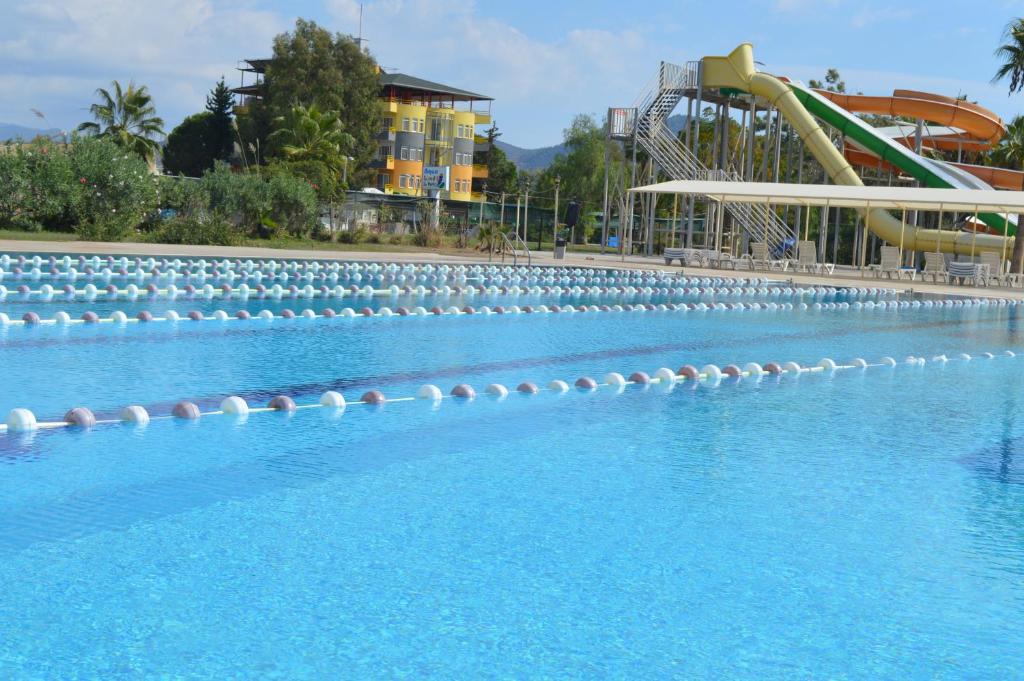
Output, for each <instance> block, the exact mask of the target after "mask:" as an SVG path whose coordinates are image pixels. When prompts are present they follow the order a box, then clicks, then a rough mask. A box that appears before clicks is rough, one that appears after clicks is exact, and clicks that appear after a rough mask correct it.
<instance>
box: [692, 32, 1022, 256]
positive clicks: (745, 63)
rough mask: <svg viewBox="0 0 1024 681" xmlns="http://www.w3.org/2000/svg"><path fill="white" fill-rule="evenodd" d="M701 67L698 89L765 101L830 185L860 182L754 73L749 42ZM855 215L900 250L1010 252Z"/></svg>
mask: <svg viewBox="0 0 1024 681" xmlns="http://www.w3.org/2000/svg"><path fill="white" fill-rule="evenodd" d="M703 63H704V87H707V88H732V89H736V90H741V91H743V92H749V93H750V94H752V95H755V96H757V97H760V98H762V99H766V100H768V101H769V102H770V103H771V104H772V106H774V107H775V108H777V109H778V110H779V111H780V112H781V113H782V115H783V116H785V117H786V120H787V121H788V122H789V124H790V125H791V126H793V130H794V131H796V133H797V134H798V135H799V136H800V137H801V139H803V141H804V144H806V145H807V149H808V150H809V151H810V152H811V153H812V154H813V155H814V157H815V158H816V159H817V160H818V162H819V163H821V165H822V166H823V167H824V168H825V172H827V173H828V175H829V177H831V178H832V181H833V182H835V183H836V184H844V185H852V186H862V185H863V184H864V183H863V182H861V180H860V176H859V175H857V173H856V171H854V169H853V168H852V167H851V166H850V164H849V163H848V162H847V160H846V159H845V158H844V157H843V154H842V153H840V152H839V150H838V149H836V148H835V146H834V145H833V144H832V142H830V141H829V138H828V135H826V134H825V131H823V130H822V129H821V126H819V125H818V123H817V121H815V120H814V117H813V116H811V114H810V113H808V111H807V109H805V108H804V106H803V105H802V104H801V103H800V100H799V99H797V97H796V95H795V94H793V91H792V90H790V88H789V86H788V85H786V83H784V82H782V81H781V80H779V79H778V78H775V77H774V76H770V75H768V74H767V73H759V72H758V71H756V70H755V69H754V52H753V48H752V47H751V45H750V43H744V44H742V45H740V46H739V47H737V48H736V49H735V50H733V51H732V52H731V53H730V54H729V55H728V56H726V57H704V60H703ZM858 212H860V214H861V216H862V217H863V218H864V222H865V224H866V225H867V227H868V229H869V230H871V231H872V232H874V233H875V234H877V235H878V236H879V237H880V238H882V239H884V240H885V241H887V242H888V243H890V244H893V245H899V244H903V248H905V249H911V250H916V251H936V250H938V251H943V252H945V253H962V254H965V255H970V254H972V253H977V252H979V251H994V252H997V253H1010V251H1011V249H1012V248H1013V238H1012V237H1010V238H1007V237H1002V236H995V235H991V234H977V235H975V234H968V233H965V232H959V231H945V232H943V231H940V230H935V229H921V228H920V227H916V226H914V225H906V224H904V223H903V222H902V221H901V220H897V219H896V218H894V217H893V216H892V215H890V214H889V213H888V211H885V210H882V209H872V210H871V211H870V214H869V215H867V214H866V213H867V211H866V210H863V209H858Z"/></svg>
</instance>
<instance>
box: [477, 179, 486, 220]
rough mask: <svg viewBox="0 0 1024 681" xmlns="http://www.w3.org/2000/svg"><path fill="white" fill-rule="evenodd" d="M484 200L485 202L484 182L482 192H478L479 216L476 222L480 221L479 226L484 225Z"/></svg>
mask: <svg viewBox="0 0 1024 681" xmlns="http://www.w3.org/2000/svg"><path fill="white" fill-rule="evenodd" d="M486 202H487V183H486V182H484V190H483V191H482V192H480V218H479V220H477V222H479V223H480V226H481V227H483V226H484V203H486Z"/></svg>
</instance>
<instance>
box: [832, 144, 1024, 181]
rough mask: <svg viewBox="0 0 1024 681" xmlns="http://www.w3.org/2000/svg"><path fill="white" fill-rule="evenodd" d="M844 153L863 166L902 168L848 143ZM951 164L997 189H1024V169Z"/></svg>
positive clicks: (895, 170)
mask: <svg viewBox="0 0 1024 681" xmlns="http://www.w3.org/2000/svg"><path fill="white" fill-rule="evenodd" d="M843 154H844V155H845V156H846V160H847V161H849V162H850V163H852V164H854V165H856V166H860V167H861V168H872V169H874V170H880V171H884V172H891V173H896V174H899V173H900V169H899V168H897V167H896V166H894V165H892V164H891V163H888V162H887V161H883V160H882V159H880V158H878V157H877V156H875V155H874V154H872V153H871V152H868V151H863V150H861V149H858V148H857V147H855V146H853V145H849V144H848V145H846V148H845V149H843ZM950 165H951V166H956V167H957V168H960V169H961V170H964V171H967V172H968V173H970V174H971V175H974V176H975V177H977V178H978V179H979V180H981V181H983V182H986V183H987V184H989V185H991V186H992V187H994V188H995V189H1009V190H1012V191H1024V171H1021V170H1008V169H1006V168H990V167H989V166H976V165H972V164H970V163H950Z"/></svg>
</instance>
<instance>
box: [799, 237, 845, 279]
mask: <svg viewBox="0 0 1024 681" xmlns="http://www.w3.org/2000/svg"><path fill="white" fill-rule="evenodd" d="M796 268H797V270H801V269H802V270H805V271H807V272H814V273H816V274H820V273H822V272H827V273H828V274H832V272H834V271H835V269H836V266H835V265H833V264H832V263H820V262H818V246H817V244H815V243H814V242H813V241H801V242H800V243H799V244H798V245H797V262H796Z"/></svg>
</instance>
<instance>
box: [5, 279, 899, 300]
mask: <svg viewBox="0 0 1024 681" xmlns="http://www.w3.org/2000/svg"><path fill="white" fill-rule="evenodd" d="M672 283H679V282H672ZM684 283H685V282H684ZM691 283H692V282H691ZM896 293H897V291H896V290H895V289H883V288H848V289H836V288H831V287H799V286H798V287H793V286H782V285H773V286H765V285H758V286H739V285H737V286H715V285H707V286H705V285H701V286H664V287H662V286H658V287H652V286H595V285H583V286H580V285H572V286H564V287H563V286H559V285H553V286H547V285H545V286H539V285H533V286H518V285H512V286H496V285H489V286H460V285H456V286H447V285H445V286H401V287H399V286H397V285H392V286H389V287H388V288H373V287H372V286H356V285H354V284H353V285H350V286H347V287H346V286H341V285H337V286H319V287H316V288H314V287H313V286H311V285H306V286H302V287H299V286H297V285H295V284H291V285H289V286H288V287H284V286H281V285H280V284H274V285H272V286H270V287H267V286H263V285H262V284H259V285H257V286H253V287H250V286H249V285H247V284H242V285H241V286H238V287H232V286H230V285H228V284H224V285H223V286H217V287H215V286H213V285H211V284H206V285H204V286H202V287H200V288H196V287H195V286H192V285H191V284H188V285H186V286H184V287H182V288H180V289H179V288H178V287H176V286H174V285H173V284H172V285H170V286H165V287H163V288H159V287H157V286H156V285H155V284H149V285H148V286H145V287H143V288H140V287H138V286H136V285H135V284H129V285H128V286H126V287H125V288H117V287H116V286H113V285H111V286H107V287H105V288H103V289H100V288H97V287H96V286H93V285H92V284H89V285H88V286H86V287H85V288H81V289H76V288H73V287H71V286H70V285H68V286H64V287H63V288H62V289H55V288H54V287H52V286H50V285H49V284H44V285H43V286H42V287H41V288H40V289H39V290H37V291H36V290H32V289H29V288H28V287H27V286H25V285H21V286H19V287H18V288H17V289H16V290H15V292H14V293H13V294H12V293H11V292H10V291H8V290H7V289H6V288H5V287H4V286H0V302H2V301H4V300H6V299H7V298H9V297H11V298H13V299H14V302H27V301H29V300H30V299H32V298H37V299H38V302H40V303H50V302H62V301H64V302H74V301H77V300H84V301H93V300H95V299H96V298H98V297H99V296H103V299H104V300H108V301H109V300H118V299H119V298H122V299H125V300H130V301H135V300H138V299H140V298H142V299H143V300H176V299H177V298H179V297H184V298H187V299H190V300H192V299H196V298H197V297H198V298H201V299H203V300H213V299H214V298H219V299H221V300H230V299H236V300H248V299H250V298H257V299H265V298H273V299H275V300H279V299H282V298H351V297H367V298H371V297H388V296H391V297H397V296H402V295H405V296H409V295H416V296H426V295H443V296H453V295H465V296H474V295H478V294H479V295H503V296H521V295H523V296H529V295H576V296H582V295H589V296H603V295H715V296H719V295H720V296H740V295H747V296H755V295H760V296H773V297H782V296H785V297H801V298H802V297H808V296H822V295H833V296H840V297H857V296H865V295H872V296H889V295H895V294H896Z"/></svg>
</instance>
